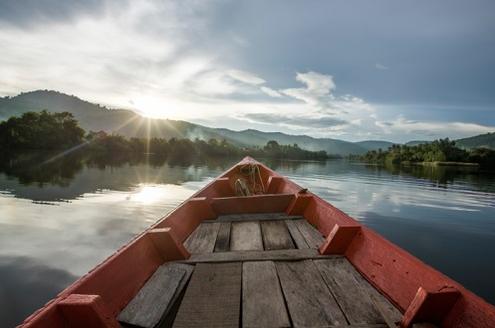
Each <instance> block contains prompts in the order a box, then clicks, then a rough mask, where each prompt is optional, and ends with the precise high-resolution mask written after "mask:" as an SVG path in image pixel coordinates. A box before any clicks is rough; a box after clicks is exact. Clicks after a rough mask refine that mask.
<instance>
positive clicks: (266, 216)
mask: <svg viewBox="0 0 495 328" xmlns="http://www.w3.org/2000/svg"><path fill="white" fill-rule="evenodd" d="M302 218H303V217H302V216H300V215H287V214H286V213H245V214H227V215H220V216H218V218H217V219H216V220H215V221H218V222H238V221H267V220H268V221H270V220H298V219H302Z"/></svg>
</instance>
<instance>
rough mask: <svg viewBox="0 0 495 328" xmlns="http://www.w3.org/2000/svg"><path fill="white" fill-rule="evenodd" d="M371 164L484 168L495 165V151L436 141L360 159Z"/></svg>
mask: <svg viewBox="0 0 495 328" xmlns="http://www.w3.org/2000/svg"><path fill="white" fill-rule="evenodd" d="M359 158H360V159H361V160H364V161H366V162H371V163H386V164H401V163H402V164H404V163H422V162H459V163H478V164H479V165H481V166H484V167H490V166H493V165H495V151H494V150H492V149H488V148H474V149H471V150H465V149H461V148H459V147H457V146H456V144H455V141H452V140H449V139H448V138H446V139H439V140H435V141H433V142H430V143H424V144H420V145H416V146H407V145H393V146H392V147H390V148H388V150H386V151H382V150H381V149H379V150H378V151H376V150H372V151H369V152H367V153H366V154H365V155H363V156H361V157H359Z"/></svg>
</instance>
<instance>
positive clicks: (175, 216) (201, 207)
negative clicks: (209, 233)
mask: <svg viewBox="0 0 495 328" xmlns="http://www.w3.org/2000/svg"><path fill="white" fill-rule="evenodd" d="M216 217H217V214H216V213H215V212H214V211H213V209H212V207H211V204H210V201H209V200H208V199H207V198H206V197H195V198H191V199H189V200H187V201H185V202H184V203H183V204H182V206H181V207H178V208H177V209H176V210H174V211H173V212H172V213H170V214H168V215H167V217H166V218H165V219H162V220H161V221H160V222H159V223H157V224H156V225H154V226H153V228H167V227H170V228H173V231H174V235H175V236H176V237H177V239H178V240H179V241H181V242H183V241H184V240H186V239H187V237H189V235H190V234H191V232H193V231H194V230H195V229H196V228H197V226H198V225H199V224H200V223H201V222H203V220H208V219H214V218H216Z"/></svg>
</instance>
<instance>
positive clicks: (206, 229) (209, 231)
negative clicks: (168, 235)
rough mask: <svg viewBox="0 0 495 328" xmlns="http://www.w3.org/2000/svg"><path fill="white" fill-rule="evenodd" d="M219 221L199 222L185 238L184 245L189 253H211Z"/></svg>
mask: <svg viewBox="0 0 495 328" xmlns="http://www.w3.org/2000/svg"><path fill="white" fill-rule="evenodd" d="M219 228H220V223H218V222H215V223H201V224H200V225H199V226H198V227H197V228H196V230H194V231H193V232H192V233H191V235H190V236H189V237H188V238H187V239H186V241H185V243H184V246H185V247H186V249H187V250H188V251H189V253H191V254H204V253H212V252H213V249H214V248H215V241H216V240H217V235H218V229H219Z"/></svg>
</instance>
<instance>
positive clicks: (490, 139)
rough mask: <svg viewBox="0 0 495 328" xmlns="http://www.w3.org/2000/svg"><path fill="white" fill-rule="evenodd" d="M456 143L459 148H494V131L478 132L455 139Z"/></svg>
mask: <svg viewBox="0 0 495 328" xmlns="http://www.w3.org/2000/svg"><path fill="white" fill-rule="evenodd" d="M455 143H456V145H457V146H458V147H461V148H465V149H471V148H481V147H484V148H491V149H495V132H492V133H485V134H480V135H478V136H474V137H469V138H463V139H457V140H456V141H455Z"/></svg>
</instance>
